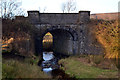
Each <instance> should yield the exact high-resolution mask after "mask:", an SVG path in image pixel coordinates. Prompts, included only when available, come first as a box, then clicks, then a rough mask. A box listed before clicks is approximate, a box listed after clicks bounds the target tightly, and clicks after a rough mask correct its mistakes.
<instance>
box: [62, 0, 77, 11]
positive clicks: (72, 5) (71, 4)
mask: <svg viewBox="0 0 120 80" xmlns="http://www.w3.org/2000/svg"><path fill="white" fill-rule="evenodd" d="M75 10H76V2H75V0H67V2H65V3H63V4H62V11H63V13H64V12H67V13H70V12H72V11H75Z"/></svg>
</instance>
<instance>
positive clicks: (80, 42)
mask: <svg viewBox="0 0 120 80" xmlns="http://www.w3.org/2000/svg"><path fill="white" fill-rule="evenodd" d="M28 15H29V16H28V18H29V20H30V21H31V22H32V24H33V25H35V26H36V28H37V31H36V32H37V34H36V37H35V39H36V45H37V46H36V49H37V50H38V53H39V52H42V45H41V44H42V39H43V36H44V35H45V33H47V32H50V33H51V34H52V35H53V39H54V40H53V41H54V42H53V44H54V45H53V50H54V52H57V53H64V54H70V55H71V54H99V53H100V50H99V49H97V48H96V47H95V46H91V44H92V43H94V40H95V37H94V36H92V35H91V32H90V30H89V27H91V26H89V23H90V11H80V12H79V13H39V12H38V11H29V12H28ZM58 30H59V31H58ZM64 31H65V32H64ZM95 52H97V53H95Z"/></svg>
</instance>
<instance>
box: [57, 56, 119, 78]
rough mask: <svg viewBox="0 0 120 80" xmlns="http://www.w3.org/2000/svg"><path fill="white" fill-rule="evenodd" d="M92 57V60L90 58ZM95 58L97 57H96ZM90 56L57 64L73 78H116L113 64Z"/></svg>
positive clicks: (116, 73) (65, 60)
mask: <svg viewBox="0 0 120 80" xmlns="http://www.w3.org/2000/svg"><path fill="white" fill-rule="evenodd" d="M91 57H92V58H91ZM96 57H97V56H96ZM97 58H98V60H97V59H96V60H97V61H96V60H95V59H94V58H93V56H92V55H89V56H86V55H85V56H80V57H77V56H76V57H69V58H65V59H61V60H60V61H59V64H60V65H61V69H63V70H65V73H66V74H68V75H70V76H71V77H75V78H78V79H79V78H118V69H117V68H116V66H115V64H113V63H111V62H108V61H105V60H101V57H100V56H99V57H97Z"/></svg>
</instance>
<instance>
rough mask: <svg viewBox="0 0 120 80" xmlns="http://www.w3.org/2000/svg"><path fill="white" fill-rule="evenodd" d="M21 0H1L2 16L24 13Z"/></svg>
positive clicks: (12, 16) (11, 16)
mask: <svg viewBox="0 0 120 80" xmlns="http://www.w3.org/2000/svg"><path fill="white" fill-rule="evenodd" d="M20 6H21V2H20V1H18V0H2V2H1V8H2V18H14V17H15V16H18V15H24V13H23V10H22V8H20Z"/></svg>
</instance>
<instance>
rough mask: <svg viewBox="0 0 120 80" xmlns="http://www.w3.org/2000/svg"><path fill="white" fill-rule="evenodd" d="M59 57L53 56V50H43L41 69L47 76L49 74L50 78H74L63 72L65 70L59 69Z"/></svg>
mask: <svg viewBox="0 0 120 80" xmlns="http://www.w3.org/2000/svg"><path fill="white" fill-rule="evenodd" d="M58 60H59V58H58V57H56V56H54V53H53V52H43V61H42V64H41V66H42V71H43V72H44V73H45V74H47V75H48V76H51V77H52V78H57V79H63V78H64V79H68V78H69V79H74V80H76V79H75V78H71V77H70V76H69V75H67V74H65V71H63V70H61V69H59V65H58Z"/></svg>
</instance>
